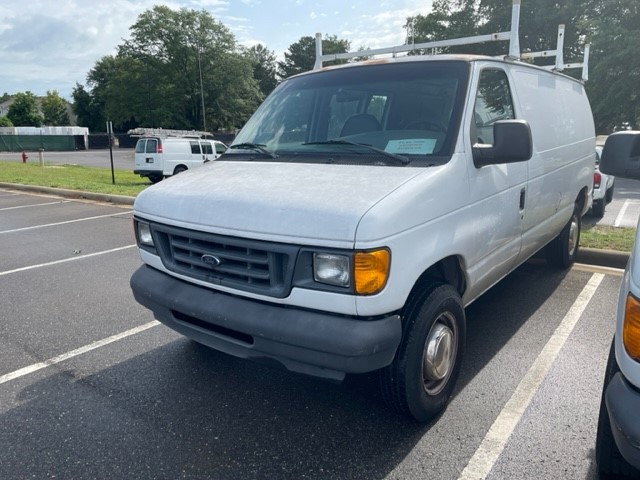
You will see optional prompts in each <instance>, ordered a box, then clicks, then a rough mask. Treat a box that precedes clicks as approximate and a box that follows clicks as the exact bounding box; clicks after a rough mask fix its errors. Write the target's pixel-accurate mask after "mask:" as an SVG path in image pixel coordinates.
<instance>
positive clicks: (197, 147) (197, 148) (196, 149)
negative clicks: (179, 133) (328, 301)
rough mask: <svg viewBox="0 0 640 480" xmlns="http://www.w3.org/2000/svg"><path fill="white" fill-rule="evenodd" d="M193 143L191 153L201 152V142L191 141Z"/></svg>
mask: <svg viewBox="0 0 640 480" xmlns="http://www.w3.org/2000/svg"><path fill="white" fill-rule="evenodd" d="M189 143H190V144H191V153H200V144H199V143H198V142H193V141H192V142H189Z"/></svg>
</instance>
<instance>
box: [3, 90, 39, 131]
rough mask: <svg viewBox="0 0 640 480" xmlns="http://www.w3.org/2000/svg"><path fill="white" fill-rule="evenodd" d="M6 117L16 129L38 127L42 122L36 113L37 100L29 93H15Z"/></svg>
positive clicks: (37, 112)
mask: <svg viewBox="0 0 640 480" xmlns="http://www.w3.org/2000/svg"><path fill="white" fill-rule="evenodd" d="M7 117H9V120H11V122H12V123H13V124H14V125H15V126H16V127H22V126H32V127H39V126H41V125H42V120H43V119H42V115H41V114H40V112H39V111H38V99H37V97H36V96H35V95H34V94H33V93H31V92H30V91H27V92H24V93H22V92H21V93H16V95H15V97H14V100H13V103H12V104H11V106H10V107H9V112H8V113H7Z"/></svg>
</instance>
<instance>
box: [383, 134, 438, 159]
mask: <svg viewBox="0 0 640 480" xmlns="http://www.w3.org/2000/svg"><path fill="white" fill-rule="evenodd" d="M435 146H436V140H435V139H433V138H406V139H403V140H389V143H387V146H386V147H385V149H384V150H385V152H391V153H400V154H405V155H429V154H431V153H433V149H434V148H435Z"/></svg>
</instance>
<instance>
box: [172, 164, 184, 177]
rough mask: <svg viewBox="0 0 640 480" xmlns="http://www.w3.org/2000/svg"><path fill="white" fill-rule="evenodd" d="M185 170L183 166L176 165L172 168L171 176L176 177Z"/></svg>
mask: <svg viewBox="0 0 640 480" xmlns="http://www.w3.org/2000/svg"><path fill="white" fill-rule="evenodd" d="M186 170H187V167H185V166H184V165H178V166H177V167H176V168H174V170H173V174H174V175H178V174H179V173H182V172H184V171H186Z"/></svg>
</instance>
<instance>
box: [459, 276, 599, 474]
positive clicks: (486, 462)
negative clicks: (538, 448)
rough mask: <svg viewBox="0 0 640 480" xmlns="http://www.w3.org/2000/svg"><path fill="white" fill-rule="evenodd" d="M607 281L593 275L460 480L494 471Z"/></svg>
mask: <svg viewBox="0 0 640 480" xmlns="http://www.w3.org/2000/svg"><path fill="white" fill-rule="evenodd" d="M603 278H604V274H602V273H594V274H593V275H592V276H591V278H590V280H589V282H588V283H587V285H586V286H585V287H584V288H583V289H582V292H580V295H578V298H576V300H575V302H574V303H573V305H572V306H571V308H570V309H569V312H567V315H566V316H565V317H564V319H563V320H562V322H561V323H560V325H559V326H558V328H557V329H556V331H555V332H554V333H553V335H552V336H551V338H550V339H549V341H548V342H547V344H546V345H545V346H544V348H543V349H542V352H540V355H538V358H536V360H535V362H534V363H533V365H531V368H530V369H529V371H528V372H527V374H526V375H525V376H524V378H523V379H522V380H521V381H520V384H519V385H518V387H517V388H516V390H515V392H513V395H512V396H511V398H510V399H509V401H508V402H507V403H506V405H505V406H504V408H503V409H502V412H500V414H499V415H498V417H497V418H496V420H495V421H494V422H493V425H491V428H489V431H488V432H487V434H486V436H485V437H484V439H483V440H482V443H481V444H480V446H479V447H478V449H477V450H476V453H475V454H474V455H473V457H471V460H469V463H468V464H467V466H466V467H465V469H464V470H463V472H462V474H461V475H460V477H459V479H458V480H479V479H484V478H486V477H487V475H488V474H489V472H491V469H492V468H493V466H494V465H495V463H496V461H497V460H498V457H499V456H500V454H501V453H502V451H503V450H504V447H505V445H506V444H507V441H508V440H509V437H510V436H511V434H512V433H513V430H514V429H515V427H516V425H517V424H518V422H519V421H520V419H521V418H522V415H523V414H524V412H525V411H526V409H527V407H528V406H529V404H530V403H531V400H532V399H533V397H534V395H535V394H536V392H537V391H538V389H539V388H540V384H541V383H542V381H543V380H544V378H545V376H546V375H547V373H548V372H549V369H550V368H551V365H552V364H553V362H554V361H555V359H556V357H557V356H558V353H560V350H561V349H562V347H563V346H564V344H565V342H566V341H567V339H568V338H569V335H570V334H571V332H572V331H573V329H574V327H575V326H576V323H577V322H578V320H579V319H580V317H581V315H582V313H583V312H584V310H585V308H586V307H587V304H588V303H589V301H590V300H591V298H592V297H593V295H594V294H595V292H596V290H597V288H598V286H599V285H600V283H601V282H602V279H603Z"/></svg>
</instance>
